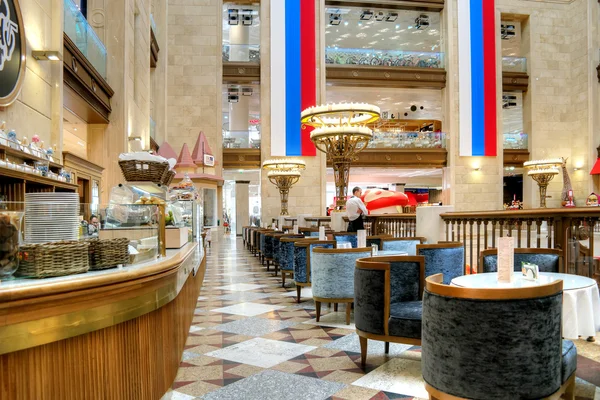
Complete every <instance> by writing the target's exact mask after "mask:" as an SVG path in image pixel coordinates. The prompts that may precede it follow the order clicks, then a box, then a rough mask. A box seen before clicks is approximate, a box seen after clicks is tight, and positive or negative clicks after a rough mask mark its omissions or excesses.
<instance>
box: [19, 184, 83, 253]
mask: <svg viewBox="0 0 600 400" xmlns="http://www.w3.org/2000/svg"><path fill="white" fill-rule="evenodd" d="M79 225H80V223H79V195H78V194H77V193H60V192H58V193H27V194H25V242H26V243H29V244H34V243H45V242H57V241H60V240H77V239H78V235H79Z"/></svg>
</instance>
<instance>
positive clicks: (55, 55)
mask: <svg viewBox="0 0 600 400" xmlns="http://www.w3.org/2000/svg"><path fill="white" fill-rule="evenodd" d="M31 56H32V57H33V58H35V59H36V60H38V61H60V60H62V55H61V54H60V51H45V50H33V51H32V52H31Z"/></svg>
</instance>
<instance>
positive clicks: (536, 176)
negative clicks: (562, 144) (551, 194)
mask: <svg viewBox="0 0 600 400" xmlns="http://www.w3.org/2000/svg"><path fill="white" fill-rule="evenodd" d="M562 163H563V159H562V158H553V159H549V160H534V161H526V162H524V163H523V167H524V168H526V169H527V170H528V171H527V175H529V176H531V178H533V180H534V181H536V182H537V184H538V187H539V189H540V208H546V198H547V196H546V189H548V184H549V183H550V181H551V180H552V179H554V176H555V175H558V173H559V168H560V166H561V165H562Z"/></svg>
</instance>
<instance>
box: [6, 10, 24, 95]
mask: <svg viewBox="0 0 600 400" xmlns="http://www.w3.org/2000/svg"><path fill="white" fill-rule="evenodd" d="M26 44H27V42H26V39H25V25H24V24H23V17H22V16H21V7H20V6H19V0H0V106H8V105H10V104H11V103H12V102H13V101H15V99H16V98H17V96H18V95H19V91H20V90H21V86H22V85H23V79H24V78H25V58H26V57H25V55H26V50H25V49H26Z"/></svg>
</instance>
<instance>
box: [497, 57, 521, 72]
mask: <svg viewBox="0 0 600 400" xmlns="http://www.w3.org/2000/svg"><path fill="white" fill-rule="evenodd" d="M502 71H504V72H527V59H526V58H525V57H502Z"/></svg>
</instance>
